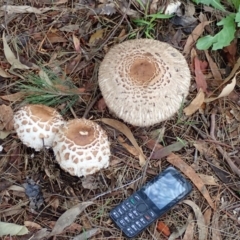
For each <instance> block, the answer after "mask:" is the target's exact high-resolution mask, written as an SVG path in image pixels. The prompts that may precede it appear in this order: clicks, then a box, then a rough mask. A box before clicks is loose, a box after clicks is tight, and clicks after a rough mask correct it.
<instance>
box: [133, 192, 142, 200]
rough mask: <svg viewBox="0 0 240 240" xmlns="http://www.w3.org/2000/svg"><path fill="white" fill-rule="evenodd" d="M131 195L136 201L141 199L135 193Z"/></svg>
mask: <svg viewBox="0 0 240 240" xmlns="http://www.w3.org/2000/svg"><path fill="white" fill-rule="evenodd" d="M133 197H134V198H135V200H136V201H137V202H140V201H142V199H141V198H140V197H139V196H138V195H137V194H135V195H133Z"/></svg>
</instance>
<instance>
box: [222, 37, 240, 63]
mask: <svg viewBox="0 0 240 240" xmlns="http://www.w3.org/2000/svg"><path fill="white" fill-rule="evenodd" d="M237 48H238V39H237V38H235V39H234V40H233V41H232V42H231V43H230V45H228V46H226V47H224V48H223V52H224V53H225V55H226V58H227V62H228V65H230V66H231V67H233V66H234V65H235V64H236V56H237Z"/></svg>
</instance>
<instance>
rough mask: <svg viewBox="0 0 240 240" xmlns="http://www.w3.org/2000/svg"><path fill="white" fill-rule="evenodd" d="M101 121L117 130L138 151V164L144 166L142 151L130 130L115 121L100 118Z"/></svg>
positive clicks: (144, 158)
mask: <svg viewBox="0 0 240 240" xmlns="http://www.w3.org/2000/svg"><path fill="white" fill-rule="evenodd" d="M101 121H102V122H103V123H105V124H107V125H109V126H111V127H113V128H115V129H117V130H118V131H119V132H121V133H123V134H124V135H125V136H126V137H127V138H128V140H129V141H130V142H131V143H132V145H133V146H134V147H135V148H136V149H137V151H138V157H139V164H140V166H144V165H145V163H146V157H145V156H144V154H143V151H142V149H141V148H140V147H139V146H138V144H137V141H136V139H135V138H134V136H133V134H132V132H131V130H130V129H129V128H128V127H127V126H126V125H125V124H124V123H121V122H119V121H117V120H114V119H110V118H102V119H101Z"/></svg>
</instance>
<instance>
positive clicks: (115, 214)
mask: <svg viewBox="0 0 240 240" xmlns="http://www.w3.org/2000/svg"><path fill="white" fill-rule="evenodd" d="M112 217H113V218H115V219H118V218H119V217H120V215H119V214H118V212H117V211H116V210H113V211H112Z"/></svg>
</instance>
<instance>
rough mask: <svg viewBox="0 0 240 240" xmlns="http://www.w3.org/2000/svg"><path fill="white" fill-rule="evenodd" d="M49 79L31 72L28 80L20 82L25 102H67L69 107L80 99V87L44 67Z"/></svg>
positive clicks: (19, 85) (47, 103) (50, 104)
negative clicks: (63, 79)
mask: <svg viewBox="0 0 240 240" xmlns="http://www.w3.org/2000/svg"><path fill="white" fill-rule="evenodd" d="M44 71H45V73H46V74H47V75H46V76H47V79H46V78H45V79H44V78H42V77H40V76H39V75H36V74H30V75H29V76H28V77H27V78H26V81H24V82H21V83H19V84H18V88H19V90H20V92H23V93H25V94H26V97H25V100H24V101H25V102H27V103H32V104H44V105H47V106H57V105H60V104H62V103H66V104H67V107H66V108H65V110H64V111H66V110H67V109H69V107H71V106H72V105H73V104H74V103H75V102H76V101H77V100H78V99H79V97H80V96H79V92H78V88H77V87H76V86H75V85H74V84H73V83H72V82H71V81H62V80H61V79H59V78H58V77H57V76H56V75H55V74H54V73H52V72H51V71H49V70H46V69H44Z"/></svg>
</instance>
